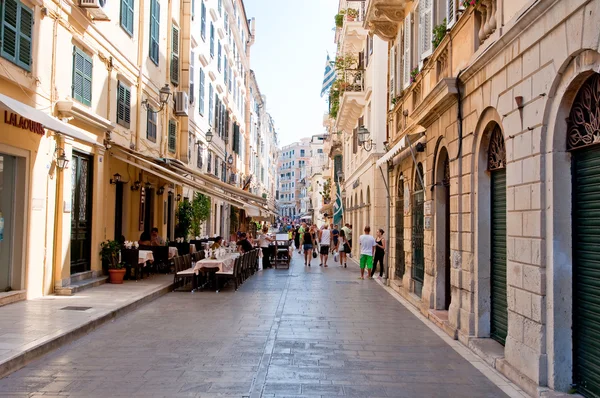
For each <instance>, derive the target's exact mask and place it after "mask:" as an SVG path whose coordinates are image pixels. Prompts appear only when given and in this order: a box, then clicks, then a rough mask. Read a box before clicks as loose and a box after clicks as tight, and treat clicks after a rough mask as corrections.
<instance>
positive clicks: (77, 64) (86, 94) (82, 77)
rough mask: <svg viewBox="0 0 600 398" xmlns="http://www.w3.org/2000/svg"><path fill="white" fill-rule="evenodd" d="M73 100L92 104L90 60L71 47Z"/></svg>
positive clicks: (77, 49)
mask: <svg viewBox="0 0 600 398" xmlns="http://www.w3.org/2000/svg"><path fill="white" fill-rule="evenodd" d="M72 89H73V95H72V96H73V98H75V99H76V100H77V101H79V102H81V103H82V104H85V105H88V106H90V105H91V104H92V59H91V58H90V57H89V56H88V55H87V54H86V53H84V52H83V51H81V50H80V49H79V48H77V47H75V46H74V47H73V87H72Z"/></svg>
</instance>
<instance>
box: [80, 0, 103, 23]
mask: <svg viewBox="0 0 600 398" xmlns="http://www.w3.org/2000/svg"><path fill="white" fill-rule="evenodd" d="M79 6H80V7H81V8H86V9H87V12H88V13H89V14H90V16H91V17H92V19H94V20H96V21H110V18H109V17H108V10H107V5H106V0H79Z"/></svg>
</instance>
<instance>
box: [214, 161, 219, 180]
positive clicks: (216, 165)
mask: <svg viewBox="0 0 600 398" xmlns="http://www.w3.org/2000/svg"><path fill="white" fill-rule="evenodd" d="M214 171H215V176H217V177H218V176H219V158H218V157H216V156H215V166H214Z"/></svg>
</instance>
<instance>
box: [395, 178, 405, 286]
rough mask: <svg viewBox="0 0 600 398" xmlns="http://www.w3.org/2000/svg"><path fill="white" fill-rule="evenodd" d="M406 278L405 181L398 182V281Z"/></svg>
mask: <svg viewBox="0 0 600 398" xmlns="http://www.w3.org/2000/svg"><path fill="white" fill-rule="evenodd" d="M402 277H404V181H403V180H400V179H399V180H398V200H397V201H396V279H397V280H400V281H402Z"/></svg>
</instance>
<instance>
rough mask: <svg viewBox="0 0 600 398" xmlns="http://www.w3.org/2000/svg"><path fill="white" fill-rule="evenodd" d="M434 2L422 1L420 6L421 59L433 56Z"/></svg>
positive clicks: (429, 0) (430, 0) (431, 0)
mask: <svg viewBox="0 0 600 398" xmlns="http://www.w3.org/2000/svg"><path fill="white" fill-rule="evenodd" d="M432 30H433V0H421V3H420V4H419V40H420V41H421V59H424V58H426V57H428V56H430V55H431V53H432V51H433V50H432V48H433V43H432V42H431V36H432V34H433V32H432Z"/></svg>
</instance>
